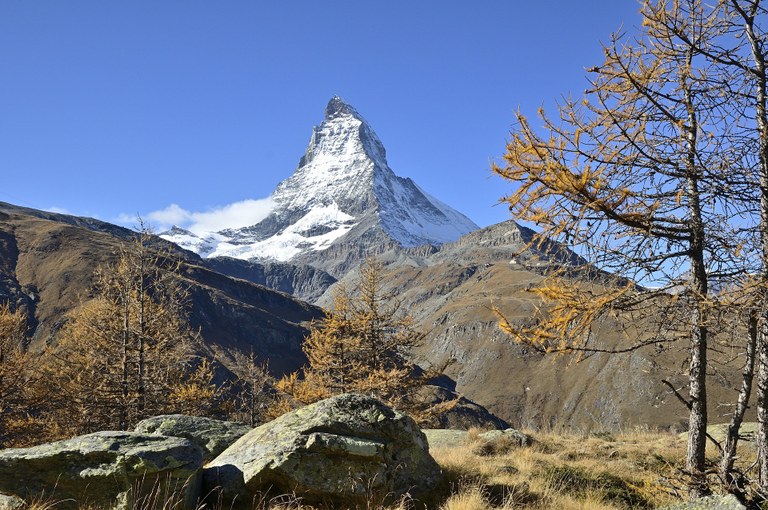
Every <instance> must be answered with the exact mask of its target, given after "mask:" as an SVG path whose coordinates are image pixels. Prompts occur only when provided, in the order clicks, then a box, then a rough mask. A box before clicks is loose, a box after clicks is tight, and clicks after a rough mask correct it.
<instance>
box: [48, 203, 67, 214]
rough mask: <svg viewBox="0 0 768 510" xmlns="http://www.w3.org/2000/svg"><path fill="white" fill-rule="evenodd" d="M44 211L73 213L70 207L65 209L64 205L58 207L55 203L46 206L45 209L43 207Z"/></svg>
mask: <svg viewBox="0 0 768 510" xmlns="http://www.w3.org/2000/svg"><path fill="white" fill-rule="evenodd" d="M43 211H48V212H52V213H56V214H72V213H71V212H69V210H68V209H64V208H63V207H56V206H55V205H53V206H51V207H46V208H45V209H43Z"/></svg>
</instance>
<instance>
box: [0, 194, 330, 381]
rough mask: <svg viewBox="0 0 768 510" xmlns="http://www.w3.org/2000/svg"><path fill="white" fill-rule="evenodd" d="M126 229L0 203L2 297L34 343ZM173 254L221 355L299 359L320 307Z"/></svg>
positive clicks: (207, 336)
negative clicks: (21, 313)
mask: <svg viewBox="0 0 768 510" xmlns="http://www.w3.org/2000/svg"><path fill="white" fill-rule="evenodd" d="M132 235H133V233H132V232H131V231H130V230H127V229H123V228H120V227H117V226H115V225H110V224H108V223H104V222H100V221H98V220H92V219H87V218H77V217H74V216H68V215H60V214H53V213H46V212H43V211H36V210H32V209H25V208H21V207H17V206H13V205H10V204H5V203H0V301H12V302H13V303H15V304H16V305H17V306H20V307H22V308H23V309H25V310H26V311H27V313H28V315H29V316H30V318H31V319H32V324H31V326H32V328H33V331H32V333H33V344H42V343H45V342H50V341H53V340H54V337H55V333H56V331H57V330H58V328H59V327H60V326H61V324H62V321H63V320H64V315H65V314H66V312H67V311H69V310H71V309H72V308H74V307H75V306H77V305H78V304H79V302H80V300H81V299H86V298H87V297H88V295H89V292H90V285H91V283H90V282H91V281H92V275H93V271H94V269H95V268H96V267H98V266H99V265H100V264H104V263H107V262H110V261H112V260H113V259H114V257H115V255H116V253H117V252H118V249H119V246H120V244H121V242H123V241H124V240H126V239H128V238H129V237H131V236H132ZM157 241H158V243H162V244H163V245H167V246H165V247H166V248H171V249H173V248H174V247H173V246H172V245H170V244H169V243H167V242H165V241H162V240H161V239H159V238H158V240H157ZM174 255H175V256H177V257H178V258H179V259H180V260H181V261H183V264H182V271H181V278H182V280H183V283H184V284H185V285H186V286H187V287H188V289H189V291H190V295H191V297H192V302H191V303H190V312H191V313H190V317H191V320H192V323H193V326H194V327H195V328H198V327H199V328H200V331H201V334H202V336H203V339H204V340H205V343H206V345H207V346H208V347H209V348H210V349H211V350H212V351H213V352H214V353H216V355H217V356H218V357H219V359H220V360H226V359H227V358H228V357H229V355H230V354H231V353H232V352H233V351H241V352H246V353H247V352H250V351H251V350H253V351H254V353H255V354H256V355H257V356H259V357H260V358H261V359H267V358H269V359H270V360H271V361H270V369H272V370H273V371H275V372H276V373H285V372H287V371H292V370H296V369H297V368H298V367H299V366H301V365H302V364H303V363H304V362H305V357H304V354H303V353H302V351H301V342H302V339H303V337H304V336H305V334H306V329H305V327H304V325H305V324H307V323H308V322H309V321H311V320H313V319H316V318H318V317H320V316H321V311H320V310H319V309H318V308H315V307H312V306H310V305H307V304H306V303H303V302H300V301H298V300H296V299H294V298H292V297H291V296H289V295H287V294H283V293H279V292H275V291H272V290H270V289H267V288H265V287H262V286H260V285H256V284H253V283H251V282H248V281H245V280H240V279H236V278H231V277H228V276H225V275H223V274H220V273H217V272H215V271H212V270H211V269H208V268H206V267H204V266H203V265H202V264H201V262H202V261H201V260H200V259H199V258H198V257H197V256H196V255H194V254H192V253H189V252H185V251H182V250H180V249H178V248H176V251H175V253H174Z"/></svg>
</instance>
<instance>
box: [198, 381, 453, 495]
mask: <svg viewBox="0 0 768 510" xmlns="http://www.w3.org/2000/svg"><path fill="white" fill-rule="evenodd" d="M440 478H441V472H440V468H439V467H438V465H437V463H436V462H435V461H434V459H433V458H432V457H431V456H430V455H429V450H428V445H427V440H426V437H425V436H424V434H423V433H422V432H421V430H419V427H418V425H416V422H415V421H414V420H413V419H412V418H410V417H408V416H406V415H404V414H401V413H399V412H396V411H393V410H392V409H391V408H389V407H387V406H386V405H384V404H383V403H382V402H380V401H378V400H376V399H374V398H371V397H366V396H362V395H355V394H345V395H339V396H336V397H332V398H329V399H326V400H323V401H320V402H317V403H315V404H312V405H309V406H306V407H304V408H301V409H298V410H296V411H293V412H291V413H288V414H285V415H283V416H281V417H280V418H278V419H276V420H274V421H272V422H270V423H267V424H265V425H262V426H260V427H258V428H256V429H254V430H252V431H251V432H249V433H248V434H246V435H245V436H243V437H242V438H240V439H239V440H238V441H236V442H235V443H234V444H233V445H232V446H230V447H229V448H227V449H226V450H225V451H224V452H223V453H222V454H221V455H219V456H218V457H217V458H216V459H214V460H213V462H211V463H210V464H208V466H206V469H205V471H204V485H205V487H204V489H205V490H206V491H215V490H216V489H217V488H218V489H219V490H221V491H222V495H223V497H224V500H225V501H226V505H225V506H227V508H229V505H230V504H232V503H231V502H234V505H235V507H238V506H239V507H241V508H242V507H249V505H250V503H251V501H252V500H253V499H254V498H258V497H259V496H260V495H263V494H265V493H269V494H270V495H280V494H295V495H296V496H298V497H299V498H302V500H303V501H305V502H308V503H323V504H331V505H334V506H336V507H344V506H349V507H354V506H360V505H362V506H363V507H364V505H365V502H366V501H368V500H369V499H370V498H371V497H380V498H382V499H386V498H387V497H388V498H390V499H391V498H397V497H399V496H400V495H402V494H405V493H410V494H411V495H412V496H415V497H419V496H420V495H424V494H426V493H428V492H429V490H430V489H432V488H433V487H435V485H437V483H438V482H439V481H440Z"/></svg>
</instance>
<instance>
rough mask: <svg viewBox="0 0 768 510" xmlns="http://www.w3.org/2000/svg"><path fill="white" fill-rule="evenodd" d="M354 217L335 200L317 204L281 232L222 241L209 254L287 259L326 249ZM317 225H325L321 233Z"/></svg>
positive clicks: (245, 257)
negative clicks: (243, 241)
mask: <svg viewBox="0 0 768 510" xmlns="http://www.w3.org/2000/svg"><path fill="white" fill-rule="evenodd" d="M353 220H354V218H353V217H352V216H350V215H348V214H346V213H344V212H343V211H341V210H340V209H339V207H338V205H336V203H332V204H330V205H327V206H320V207H315V208H313V209H312V210H310V211H309V212H308V213H307V214H306V215H304V216H303V217H302V218H301V219H300V220H299V221H297V222H296V223H294V224H292V225H291V226H289V227H288V228H286V229H285V230H283V231H282V232H280V233H279V234H276V235H274V236H272V237H269V238H267V239H264V240H261V241H255V242H252V243H248V244H233V243H231V242H227V241H224V242H220V243H219V244H218V245H217V246H216V247H215V249H214V250H213V251H211V252H210V253H209V254H207V255H206V256H207V257H219V256H223V257H233V258H237V259H246V260H249V259H265V258H269V259H272V260H277V261H279V262H285V261H288V260H290V259H292V258H293V257H295V256H296V255H299V254H300V253H303V252H306V251H322V250H325V249H326V248H328V247H329V246H330V245H331V243H333V241H335V240H336V239H338V238H339V237H341V236H343V235H344V234H346V233H347V232H349V230H350V229H351V228H352V227H354V226H355V224H354V223H353ZM318 228H319V229H322V233H320V234H317V235H313V234H312V231H313V230H314V229H318ZM327 229H330V230H327Z"/></svg>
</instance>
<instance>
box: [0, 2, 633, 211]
mask: <svg viewBox="0 0 768 510" xmlns="http://www.w3.org/2000/svg"><path fill="white" fill-rule="evenodd" d="M638 8H639V6H638V4H637V3H636V2H635V1H634V0H593V1H590V2H574V1H572V0H559V1H554V0H539V1H535V2H532V1H523V0H506V1H502V0H484V1H483V0H480V1H472V2H470V1H458V0H421V1H413V0H411V1H401V0H390V1H387V2H384V1H380V2H374V1H360V0H356V1H352V0H349V1H347V0H344V1H340V0H338V1H337V0H328V1H326V2H310V1H298V0H284V1H280V2H278V1H263V2H257V1H251V0H249V1H246V0H230V1H224V2H210V1H202V0H131V1H130V2H129V1H127V0H123V1H118V0H112V1H104V0H98V1H97V0H94V1H81V0H68V1H66V2H62V1H59V0H56V1H54V0H48V1H42V0H0V173H1V174H2V177H3V178H2V183H1V184H0V201H6V202H11V203H15V204H18V205H24V206H28V207H35V208H41V209H54V210H60V211H66V212H69V213H72V214H77V215H86V216H94V217H98V218H100V219H103V220H107V221H116V220H117V219H118V218H120V217H121V216H122V217H126V216H128V217H132V216H135V214H136V213H139V214H141V215H142V216H144V217H155V218H158V217H159V216H157V215H155V216H152V213H153V212H155V211H163V210H166V211H168V208H169V206H171V205H172V204H175V205H176V206H177V207H176V209H174V210H175V211H185V214H186V215H187V216H188V217H189V218H200V217H206V218H211V217H217V216H218V215H219V212H222V214H223V215H224V216H225V217H226V214H232V211H233V210H234V211H235V212H236V211H238V210H239V209H237V208H234V209H233V208H231V207H230V208H227V207H226V206H227V205H229V204H233V203H243V202H244V201H246V202H244V204H245V205H244V207H246V208H247V207H248V204H251V203H254V204H258V203H259V202H258V201H256V202H247V201H248V200H258V199H262V198H265V197H267V196H268V195H269V193H270V192H271V191H272V190H273V189H274V187H275V185H276V184H277V183H278V182H280V181H281V180H283V179H285V178H286V177H288V176H289V175H290V174H291V172H292V171H293V170H294V169H295V167H296V165H297V163H298V160H299V158H300V156H301V155H302V154H303V152H304V149H305V147H306V144H307V142H308V140H309V136H310V133H311V128H312V126H313V125H316V124H318V123H319V122H321V121H322V118H323V110H324V108H325V105H326V103H327V101H328V100H329V99H330V97H331V96H333V95H335V94H338V95H340V96H341V97H343V98H344V99H345V100H346V101H347V102H349V103H350V104H352V105H353V106H354V107H355V108H356V109H357V110H358V111H359V112H360V113H361V114H362V115H363V116H364V117H365V118H366V119H367V120H368V121H369V122H370V124H371V125H372V127H373V129H374V130H375V131H376V132H377V134H378V135H379V138H381V140H382V142H383V143H384V145H385V147H386V148H387V155H388V160H389V164H390V166H391V167H392V169H393V170H394V171H395V172H396V173H397V174H398V175H401V176H404V177H411V178H413V179H414V180H415V181H416V182H417V183H418V184H419V185H420V186H421V187H422V188H424V189H425V190H426V191H427V192H429V193H430V194H432V195H434V196H436V197H437V198H439V199H441V200H442V201H444V202H446V203H448V204H450V205H452V206H453V207H455V208H456V209H458V210H460V211H461V212H463V213H465V214H466V215H468V216H469V217H470V218H472V219H473V220H474V221H475V222H477V223H478V224H480V225H481V226H485V225H489V224H492V223H496V222H498V221H502V220H505V219H508V217H509V216H508V213H507V211H506V208H504V207H503V206H495V204H496V202H497V201H498V199H499V198H500V197H501V196H502V195H503V194H505V193H506V192H508V191H509V185H508V184H507V183H505V182H503V181H502V180H500V179H498V178H495V177H493V176H491V172H490V161H491V160H493V159H494V158H498V157H499V156H501V155H502V154H503V151H504V142H505V140H506V139H507V137H508V133H509V129H510V126H511V124H512V122H513V120H514V112H515V111H516V110H517V109H518V108H520V109H521V110H522V111H524V112H526V113H528V114H529V115H531V116H533V115H535V112H536V110H537V108H538V107H539V106H542V105H543V106H544V107H545V108H548V109H549V110H552V108H553V105H554V101H555V100H557V99H558V98H559V97H561V96H563V95H567V94H569V93H572V94H574V95H578V94H580V93H581V91H583V90H584V88H585V86H586V82H585V80H584V76H585V72H584V69H585V68H587V67H590V66H592V65H595V64H598V63H599V62H600V61H601V57H602V51H601V46H600V42H601V41H604V42H605V41H608V40H609V36H610V34H611V33H612V32H614V31H616V30H617V29H619V28H620V27H621V26H622V24H623V26H624V28H625V29H626V30H628V31H630V32H632V31H634V28H635V27H636V26H637V25H639V22H640V18H639V15H638ZM241 205H242V204H241ZM204 213H207V216H206V215H205V214H204ZM201 215H202V216H201ZM219 219H220V218H219Z"/></svg>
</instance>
